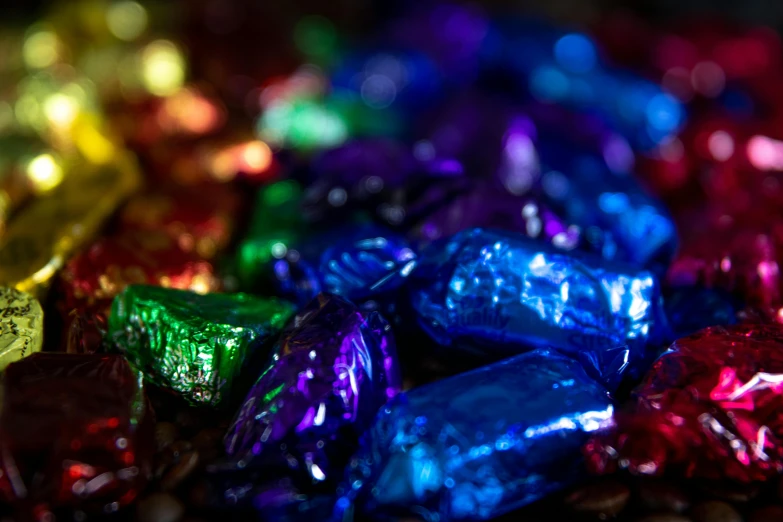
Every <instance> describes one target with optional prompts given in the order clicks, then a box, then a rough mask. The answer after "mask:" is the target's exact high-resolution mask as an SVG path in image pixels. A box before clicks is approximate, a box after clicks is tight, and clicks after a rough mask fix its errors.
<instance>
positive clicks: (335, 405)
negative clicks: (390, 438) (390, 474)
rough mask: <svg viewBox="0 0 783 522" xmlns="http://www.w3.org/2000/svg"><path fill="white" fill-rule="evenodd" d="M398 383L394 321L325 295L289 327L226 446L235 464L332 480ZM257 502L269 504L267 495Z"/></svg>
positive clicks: (303, 482) (305, 483) (308, 482)
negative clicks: (392, 323) (367, 312)
mask: <svg viewBox="0 0 783 522" xmlns="http://www.w3.org/2000/svg"><path fill="white" fill-rule="evenodd" d="M400 388H401V381H400V373H399V367H398V361H397V355H396V352H395V346H394V338H393V336H392V332H391V327H390V326H389V324H388V323H387V322H386V321H385V320H384V319H383V318H382V317H381V316H380V315H379V314H378V313H376V312H372V313H369V314H363V313H362V312H361V311H360V310H359V309H358V308H357V307H356V306H355V305H353V304H351V303H350V302H348V301H346V300H345V299H343V298H341V297H338V296H335V295H329V294H320V295H319V296H318V297H317V298H316V299H315V300H313V301H312V302H311V303H310V304H309V305H308V306H306V307H305V308H304V309H302V311H300V312H299V313H298V314H297V315H296V317H295V318H294V319H293V320H292V322H291V323H290V324H289V326H288V327H287V328H286V329H285V330H284V332H283V334H282V337H281V338H280V340H279V341H278V343H277V346H276V347H275V350H274V352H273V356H272V361H271V362H270V363H269V367H268V368H267V369H266V370H265V371H264V372H263V373H262V374H261V377H260V378H259V380H258V382H256V384H255V385H254V386H253V388H252V389H251V390H250V392H249V393H248V395H247V397H246V399H245V401H244V403H243V405H242V406H241V408H240V409H239V412H238V413H237V415H236V417H235V419H234V422H233V424H232V426H231V427H230V428H229V430H228V434H227V435H226V439H225V443H226V453H227V454H228V455H229V456H230V459H231V460H232V462H234V463H236V465H237V467H238V468H240V469H243V468H248V467H255V468H258V467H260V468H261V469H262V470H263V476H266V477H267V479H270V478H272V477H276V478H281V477H283V476H289V477H291V478H292V481H293V483H294V484H295V485H297V486H298V487H299V488H301V490H302V491H308V490H312V489H313V488H314V487H316V486H317V485H319V484H322V483H326V484H331V485H332V487H334V486H335V485H336V482H337V481H339V480H340V479H341V478H342V472H343V469H344V467H345V465H346V464H347V462H348V459H349V458H350V456H351V454H352V453H353V452H354V451H356V449H357V446H358V439H359V437H360V435H361V434H362V433H363V432H364V431H365V430H366V429H367V428H368V427H369V426H370V424H371V423H372V421H373V419H374V417H375V414H376V413H377V411H378V409H379V408H380V407H381V406H382V405H383V404H384V403H386V401H387V400H389V399H390V398H391V397H394V396H395V395H396V394H397V393H398V392H399V391H400ZM274 469H277V470H278V471H272V470H274ZM229 494H231V493H230V492H227V493H226V496H229ZM254 502H255V504H256V508H259V509H261V508H264V507H267V504H266V502H265V501H264V497H263V496H261V497H256V498H255V501H254Z"/></svg>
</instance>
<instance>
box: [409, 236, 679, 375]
mask: <svg viewBox="0 0 783 522" xmlns="http://www.w3.org/2000/svg"><path fill="white" fill-rule="evenodd" d="M410 277H411V283H410V284H411V286H412V288H413V290H412V300H413V301H412V303H413V307H414V309H415V310H416V312H417V313H418V319H419V323H420V324H421V326H422V327H423V328H424V329H425V330H426V331H427V332H428V333H429V334H430V336H431V337H432V338H433V339H435V341H437V342H438V343H439V344H440V345H442V346H445V347H449V349H450V350H468V351H471V352H474V353H477V354H479V355H480V356H481V357H482V358H492V357H495V358H500V357H503V356H508V355H512V354H515V353H519V352H520V351H524V350H526V349H531V348H535V347H552V348H556V349H558V350H562V351H564V352H566V353H570V354H573V355H574V356H576V357H578V358H579V359H580V360H581V361H583V362H584V363H585V364H586V366H587V368H588V372H593V373H594V375H596V376H597V377H598V378H599V380H601V381H602V382H604V383H606V384H607V385H608V386H610V387H613V386H615V385H616V384H618V383H619V381H620V380H621V379H622V377H623V376H624V374H626V373H628V372H630V373H631V374H634V373H637V372H639V371H644V369H645V368H642V366H643V365H644V363H649V362H650V361H651V360H652V358H653V357H651V355H653V353H654V350H655V349H656V348H657V346H656V344H655V343H656V342H657V341H658V336H659V335H661V332H662V329H663V327H664V324H665V319H664V317H663V315H662V306H661V300H660V289H659V286H658V282H657V281H656V279H655V277H654V276H653V275H652V274H651V273H650V272H646V271H643V270H640V269H638V268H635V267H629V266H624V265H620V264H609V263H608V262H606V261H604V260H602V259H600V258H598V257H591V256H587V255H578V254H576V253H574V252H570V253H564V252H562V251H558V250H557V249H555V248H554V247H552V246H551V245H547V244H545V243H540V242H537V241H534V240H531V239H529V238H526V237H525V236H523V235H522V234H514V233H508V232H501V231H491V230H483V229H473V230H469V231H465V232H462V233H460V234H457V235H456V236H454V237H452V238H451V239H449V240H448V241H447V242H441V243H440V244H435V245H432V246H431V247H430V251H429V253H427V252H425V253H423V254H422V256H421V258H420V262H419V265H418V267H417V268H416V270H414V272H413V273H412V274H411V276H410ZM651 352H653V353H651Z"/></svg>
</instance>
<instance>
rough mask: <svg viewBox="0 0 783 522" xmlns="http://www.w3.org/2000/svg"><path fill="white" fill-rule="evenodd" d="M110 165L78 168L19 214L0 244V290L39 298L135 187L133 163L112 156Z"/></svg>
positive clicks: (136, 178) (136, 177) (136, 176)
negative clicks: (9, 288) (12, 289)
mask: <svg viewBox="0 0 783 522" xmlns="http://www.w3.org/2000/svg"><path fill="white" fill-rule="evenodd" d="M113 161H114V162H113V163H111V164H107V165H102V166H93V165H89V164H87V163H81V164H79V165H74V166H73V167H72V169H71V170H72V172H69V174H68V176H66V178H65V179H64V181H63V182H62V184H60V185H59V186H58V187H57V188H56V189H54V190H53V191H52V192H50V193H49V194H48V195H46V196H43V197H41V198H38V199H37V200H35V201H33V202H32V203H31V204H30V205H28V206H27V207H25V208H24V209H23V210H21V211H20V212H19V213H18V214H17V215H16V216H14V218H13V219H12V220H11V222H10V223H9V225H8V228H7V230H6V233H5V235H4V236H3V237H2V238H0V284H2V285H6V286H14V287H16V288H17V289H19V290H23V291H26V292H30V293H32V294H33V295H36V296H40V295H41V294H43V292H44V291H45V290H46V289H47V288H48V285H49V283H50V281H51V279H52V277H53V276H54V275H55V274H56V273H57V270H59V269H60V268H61V267H62V266H63V265H64V264H65V262H66V261H67V260H68V258H70V256H71V255H72V254H73V252H74V251H75V250H77V249H78V248H79V247H81V246H82V245H83V244H85V243H86V242H88V241H90V240H92V239H93V238H94V236H95V234H97V232H98V230H99V229H100V227H101V226H102V225H103V223H104V221H105V220H106V219H107V218H108V217H109V216H110V215H111V214H112V213H113V212H114V211H115V210H116V208H117V207H118V206H119V205H120V203H121V202H122V201H123V200H124V199H125V198H126V197H127V196H128V195H130V193H131V192H132V191H133V190H135V189H136V187H137V186H138V184H139V183H140V178H139V173H138V170H137V169H136V165H135V163H134V162H133V160H132V159H131V158H130V156H128V155H127V154H126V153H123V152H117V153H116V154H115V156H114V157H113Z"/></svg>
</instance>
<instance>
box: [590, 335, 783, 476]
mask: <svg viewBox="0 0 783 522" xmlns="http://www.w3.org/2000/svg"><path fill="white" fill-rule="evenodd" d="M782 348H783V327H781V326H780V325H777V324H739V325H734V326H716V327H710V328H706V329H704V330H702V331H700V332H698V333H696V334H693V335H691V336H689V337H685V338H683V339H680V340H678V341H676V342H675V343H674V344H673V345H672V346H671V348H670V349H669V351H667V352H666V353H665V354H663V355H662V356H661V357H660V358H659V359H658V360H657V361H656V362H655V364H654V366H653V368H652V369H651V370H650V372H649V373H648V374H647V376H646V377H645V379H644V380H643V382H642V383H641V384H640V385H639V387H638V388H637V389H636V390H635V391H634V394H633V397H634V398H633V401H632V402H631V403H630V404H629V405H628V406H627V407H625V408H624V409H622V410H619V411H618V412H617V413H616V414H615V422H616V424H617V426H616V429H615V430H614V431H613V432H612V433H610V434H605V435H603V436H598V437H595V438H593V439H592V440H591V441H590V442H589V443H588V444H586V445H585V448H584V452H585V454H586V456H587V459H588V460H587V462H588V464H589V467H590V469H591V470H593V471H595V472H597V473H606V472H611V471H613V470H615V469H616V468H618V467H622V468H626V469H628V470H629V471H630V472H632V473H636V474H643V475H661V474H663V473H668V474H672V475H677V474H680V475H684V476H686V477H698V478H706V479H729V480H734V481H739V482H751V481H760V480H765V479H769V478H772V477H774V476H776V475H778V474H779V473H780V472H781V471H783V424H781V418H780V411H781V410H782V409H783V393H782V392H783V385H782V384H781V383H783V377H782V376H783V350H782Z"/></svg>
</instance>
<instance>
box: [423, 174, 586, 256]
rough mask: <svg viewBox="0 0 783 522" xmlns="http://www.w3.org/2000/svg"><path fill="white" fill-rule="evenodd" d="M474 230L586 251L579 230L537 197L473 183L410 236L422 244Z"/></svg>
mask: <svg viewBox="0 0 783 522" xmlns="http://www.w3.org/2000/svg"><path fill="white" fill-rule="evenodd" d="M476 227H482V228H499V229H503V230H509V231H514V232H519V233H521V234H523V235H525V236H528V237H530V238H534V239H541V240H544V241H546V242H547V243H551V244H552V245H554V246H556V247H557V248H559V249H562V250H572V249H574V248H577V247H585V248H588V246H587V245H585V243H586V242H585V241H584V239H583V237H582V235H581V229H580V228H579V227H577V226H575V225H568V224H566V223H565V222H564V221H563V220H562V219H560V217H559V216H557V215H556V214H555V213H554V212H552V211H551V210H549V208H547V207H546V205H545V204H543V203H542V202H540V201H539V199H538V198H535V197H529V196H516V195H513V194H511V193H509V192H507V191H504V190H499V189H497V188H495V187H493V186H492V185H491V184H489V183H476V184H475V185H474V187H473V188H472V190H470V191H469V192H467V193H465V194H463V195H461V196H458V197H456V198H454V199H453V200H451V201H450V202H448V203H446V204H445V205H443V206H442V207H440V208H439V209H438V210H436V211H435V212H434V213H433V214H431V215H430V216H428V217H427V218H426V219H424V220H423V221H422V222H421V223H419V224H418V225H416V226H415V227H414V228H413V230H412V231H411V234H410V235H411V236H412V237H413V238H414V239H415V240H416V241H417V243H418V244H422V245H426V244H429V243H431V242H433V241H437V240H440V239H443V238H447V237H450V236H453V235H454V234H456V233H457V232H461V231H463V230H466V229H470V228H476Z"/></svg>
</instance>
